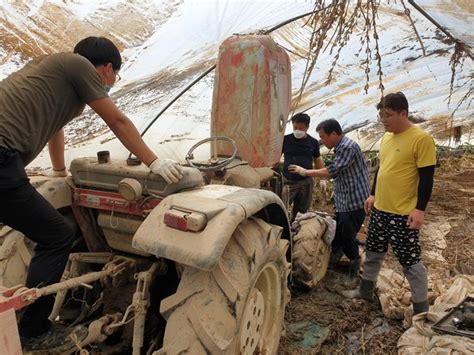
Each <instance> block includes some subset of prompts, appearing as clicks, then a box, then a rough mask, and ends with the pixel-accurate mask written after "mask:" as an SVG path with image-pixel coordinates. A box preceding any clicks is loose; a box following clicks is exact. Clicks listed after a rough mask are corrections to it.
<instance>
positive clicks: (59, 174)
mask: <svg viewBox="0 0 474 355" xmlns="http://www.w3.org/2000/svg"><path fill="white" fill-rule="evenodd" d="M67 174H68V171H67V169H66V168H64V169H62V170H54V169H53V168H51V169H48V170H45V171H43V172H41V175H43V176H47V177H66V176H67Z"/></svg>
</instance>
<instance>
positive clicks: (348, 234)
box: [332, 209, 365, 260]
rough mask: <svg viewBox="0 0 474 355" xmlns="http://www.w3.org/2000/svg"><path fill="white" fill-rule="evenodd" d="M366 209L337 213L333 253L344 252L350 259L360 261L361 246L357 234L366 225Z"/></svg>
mask: <svg viewBox="0 0 474 355" xmlns="http://www.w3.org/2000/svg"><path fill="white" fill-rule="evenodd" d="M364 218H365V212H364V209H360V210H355V211H349V212H336V235H335V236H334V240H333V241H332V251H333V252H337V251H339V250H342V251H343V252H344V254H345V255H346V256H347V257H348V258H349V259H350V260H355V259H359V245H358V243H357V239H356V236H357V233H358V232H359V230H360V227H361V226H362V223H364Z"/></svg>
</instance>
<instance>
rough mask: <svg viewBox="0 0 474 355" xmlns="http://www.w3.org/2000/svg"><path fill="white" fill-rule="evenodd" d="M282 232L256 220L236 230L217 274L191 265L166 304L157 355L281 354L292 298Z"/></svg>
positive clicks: (164, 303) (162, 308) (164, 305)
mask: <svg viewBox="0 0 474 355" xmlns="http://www.w3.org/2000/svg"><path fill="white" fill-rule="evenodd" d="M281 234H282V228H281V227H278V226H274V225H271V224H268V223H266V222H264V221H263V220H261V219H258V218H253V217H252V218H249V219H248V220H246V221H244V222H242V223H241V224H240V225H239V226H238V227H237V229H236V230H235V231H234V234H233V236H232V238H231V239H230V241H229V243H228V245H227V246H226V249H225V250H224V253H223V255H222V257H221V259H220V261H219V263H218V264H217V265H216V267H215V268H214V270H212V271H210V272H209V271H202V270H199V269H196V268H192V267H188V266H185V267H184V271H183V274H182V278H181V282H180V284H179V286H178V289H177V291H176V293H175V294H174V295H172V296H170V297H168V298H166V299H164V300H163V301H162V303H161V308H160V311H161V313H162V314H163V316H164V317H165V318H166V319H167V325H166V329H165V335H164V340H163V348H162V349H160V350H159V351H158V352H156V353H154V354H181V353H187V354H193V355H194V354H254V353H259V354H276V353H277V351H278V345H279V342H280V337H281V334H282V329H283V324H284V323H283V320H284V313H285V307H286V305H287V303H288V301H289V298H290V292H289V290H288V286H287V279H288V274H289V272H290V264H289V263H288V262H287V260H286V250H287V248H288V241H287V240H284V239H281Z"/></svg>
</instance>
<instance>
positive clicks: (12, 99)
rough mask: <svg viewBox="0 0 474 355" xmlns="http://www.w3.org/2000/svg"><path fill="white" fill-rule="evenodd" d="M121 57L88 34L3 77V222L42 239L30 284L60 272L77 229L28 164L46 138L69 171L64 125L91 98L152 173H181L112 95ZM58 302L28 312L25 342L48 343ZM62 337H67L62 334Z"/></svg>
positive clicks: (46, 301)
mask: <svg viewBox="0 0 474 355" xmlns="http://www.w3.org/2000/svg"><path fill="white" fill-rule="evenodd" d="M121 64H122V59H121V56H120V52H119V51H118V49H117V47H116V46H115V45H114V44H113V43H112V42H111V41H110V40H108V39H106V38H103V37H88V38H85V39H83V40H82V41H80V42H79V43H78V44H77V45H76V46H75V48H74V53H57V54H52V55H47V56H42V57H39V58H36V59H34V60H32V61H31V62H30V63H28V64H27V65H25V66H24V67H23V68H22V69H20V70H19V71H17V72H15V73H13V74H11V75H10V76H8V77H7V78H6V79H5V80H3V81H1V82H0V196H1V198H2V200H1V203H0V222H2V223H4V224H6V225H9V226H10V227H12V228H14V229H16V230H18V231H20V232H22V233H23V234H25V236H27V237H28V238H29V239H31V240H33V241H34V242H36V243H37V246H36V248H35V254H34V256H33V258H32V260H31V263H30V267H29V270H28V276H27V280H26V287H43V286H46V285H49V284H53V283H56V282H58V281H59V280H60V278H61V275H62V273H63V271H64V267H65V265H66V262H67V260H68V256H69V251H70V249H71V246H72V243H73V240H74V230H73V228H72V227H71V226H70V225H69V224H68V222H67V221H66V220H65V219H64V217H63V216H62V215H61V214H59V213H58V212H57V211H56V210H55V209H54V207H53V206H51V205H50V204H49V203H48V202H47V201H46V200H45V199H44V198H43V197H42V196H41V195H40V194H39V193H38V192H37V191H36V190H35V189H34V188H33V187H32V185H31V184H30V183H29V179H28V177H27V175H26V173H25V166H26V165H28V164H29V163H30V162H31V161H32V160H33V159H34V158H35V157H36V156H37V155H38V154H39V153H40V152H41V150H42V149H43V147H44V146H45V145H46V144H48V148H49V153H50V157H51V162H52V167H53V171H54V172H55V174H56V175H57V176H61V175H64V176H65V175H66V174H67V170H66V167H65V161H64V133H63V127H64V125H66V124H67V123H68V122H70V121H71V120H72V119H73V118H74V117H77V116H79V115H80V114H81V113H82V111H83V110H84V108H85V105H88V106H90V107H91V108H92V109H93V110H94V111H95V112H96V113H97V114H98V115H99V116H100V117H101V118H102V119H103V120H104V121H105V122H106V124H107V125H108V126H109V127H110V129H111V130H112V131H113V132H114V133H115V135H116V136H117V137H118V138H119V139H120V141H121V142H122V143H123V144H124V146H125V147H126V148H127V149H128V150H129V151H130V152H132V153H133V154H135V155H136V156H137V157H138V158H139V159H141V160H142V161H143V162H144V163H145V164H146V165H147V166H149V167H150V169H151V171H152V172H153V173H155V174H159V175H161V176H162V177H163V178H164V179H165V180H166V181H167V182H168V183H175V182H177V181H179V179H181V177H182V171H181V167H180V166H179V165H178V164H177V163H176V162H174V161H172V160H169V159H157V156H156V155H155V154H154V153H153V152H152V151H151V150H150V148H149V147H148V146H147V145H146V144H145V142H144V141H143V139H142V138H141V136H140V134H139V132H138V131H137V129H136V128H135V126H134V125H133V123H132V122H131V121H130V119H128V118H127V116H125V115H124V114H123V113H122V112H121V111H120V110H119V109H118V108H117V106H116V105H115V104H114V102H113V101H112V100H111V99H110V97H109V96H108V94H107V92H108V90H109V89H110V87H112V85H114V83H115V81H116V76H117V75H118V71H119V70H120V67H121ZM53 302H54V299H53V297H52V296H48V297H42V298H40V299H39V300H38V301H36V302H35V303H34V304H32V305H30V306H29V307H27V308H26V309H25V311H24V312H23V314H22V317H21V319H20V323H19V330H20V336H21V338H22V343H23V345H24V346H25V347H26V348H28V347H30V348H35V344H36V345H38V344H45V341H44V338H47V337H49V338H48V339H50V340H51V338H54V336H53V332H52V331H50V330H49V328H50V326H51V324H50V322H49V320H48V316H49V314H50V313H51V309H52V305H53ZM56 333H57V332H56ZM58 339H59V340H58V341H61V340H62V341H64V336H62V339H60V338H59V337H58ZM53 340H54V339H53ZM46 343H48V342H46ZM55 345H58V344H55V343H54V341H53V342H52V343H51V342H49V343H48V346H49V347H54V346H55Z"/></svg>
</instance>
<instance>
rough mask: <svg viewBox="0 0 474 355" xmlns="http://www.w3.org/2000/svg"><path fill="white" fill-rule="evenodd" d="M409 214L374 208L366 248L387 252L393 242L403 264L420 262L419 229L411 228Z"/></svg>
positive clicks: (396, 253) (397, 255)
mask: <svg viewBox="0 0 474 355" xmlns="http://www.w3.org/2000/svg"><path fill="white" fill-rule="evenodd" d="M407 218H408V216H400V215H396V214H393V213H386V212H382V211H379V210H377V209H376V208H374V209H373V210H372V212H371V214H370V220H369V227H368V231H367V242H366V243H367V244H366V248H367V250H369V251H372V252H375V253H385V252H387V250H388V245H389V244H391V245H392V248H393V251H394V253H395V255H396V257H397V258H398V260H399V261H400V264H401V265H402V266H411V265H415V264H417V263H419V262H420V260H421V248H420V243H419V238H418V235H419V230H418V229H409V228H408V226H407Z"/></svg>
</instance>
